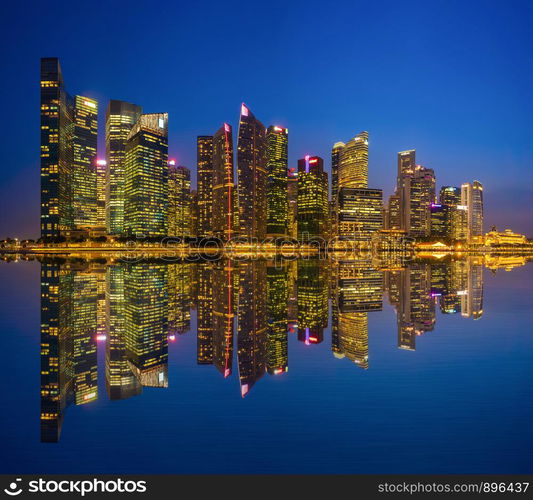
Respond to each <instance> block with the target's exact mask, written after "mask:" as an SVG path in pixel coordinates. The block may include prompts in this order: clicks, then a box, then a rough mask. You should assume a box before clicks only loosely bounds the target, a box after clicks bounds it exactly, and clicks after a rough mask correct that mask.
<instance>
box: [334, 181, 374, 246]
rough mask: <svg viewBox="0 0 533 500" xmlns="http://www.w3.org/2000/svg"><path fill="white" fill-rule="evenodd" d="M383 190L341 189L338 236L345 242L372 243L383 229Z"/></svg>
mask: <svg viewBox="0 0 533 500" xmlns="http://www.w3.org/2000/svg"><path fill="white" fill-rule="evenodd" d="M382 199H383V193H382V191H381V189H368V188H348V187H341V188H340V189H339V205H338V210H339V219H338V236H339V239H341V240H345V241H357V242H364V241H370V240H371V238H372V234H373V233H375V232H376V231H379V230H380V229H382V228H383V211H382V208H383V203H382Z"/></svg>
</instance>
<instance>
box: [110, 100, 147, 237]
mask: <svg viewBox="0 0 533 500" xmlns="http://www.w3.org/2000/svg"><path fill="white" fill-rule="evenodd" d="M141 113H142V108H141V107H140V106H137V105H136V104H131V103H129V102H124V101H117V100H114V99H112V100H111V101H109V104H108V106H107V111H106V122H105V145H106V161H107V170H106V195H105V196H106V228H107V232H108V233H109V234H111V235H121V234H123V233H124V204H125V192H124V185H125V160H126V144H127V142H128V136H129V133H130V131H131V129H132V127H133V126H134V125H135V124H136V123H137V122H138V120H139V118H140V116H141Z"/></svg>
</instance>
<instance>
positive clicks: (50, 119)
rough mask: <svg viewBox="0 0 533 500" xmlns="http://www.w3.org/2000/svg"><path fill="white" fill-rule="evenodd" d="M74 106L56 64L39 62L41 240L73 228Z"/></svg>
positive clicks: (51, 59) (52, 60) (48, 60)
mask: <svg viewBox="0 0 533 500" xmlns="http://www.w3.org/2000/svg"><path fill="white" fill-rule="evenodd" d="M73 121H74V105H73V101H72V98H71V97H70V96H69V95H68V93H67V91H66V90H65V85H64V83H63V76H62V72H61V66H60V65H59V60H58V59H57V58H56V57H47V58H43V59H41V237H42V238H46V239H51V238H59V237H60V236H61V234H62V232H63V231H65V230H70V229H72V228H73V224H74V221H73V213H72V186H71V177H72V158H73V141H72V139H73Z"/></svg>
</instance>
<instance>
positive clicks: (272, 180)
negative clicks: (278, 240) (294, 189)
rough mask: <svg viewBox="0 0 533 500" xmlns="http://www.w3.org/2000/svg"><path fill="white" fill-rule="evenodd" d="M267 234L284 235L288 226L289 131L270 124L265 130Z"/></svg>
mask: <svg viewBox="0 0 533 500" xmlns="http://www.w3.org/2000/svg"><path fill="white" fill-rule="evenodd" d="M266 142H267V171H268V182H267V234H268V235H269V236H286V235H287V227H288V208H289V207H288V202H287V169H288V143H289V131H288V129H286V128H283V127H278V126H274V125H272V126H270V127H268V130H267V136H266Z"/></svg>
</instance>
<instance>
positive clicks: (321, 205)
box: [297, 156, 329, 240]
mask: <svg viewBox="0 0 533 500" xmlns="http://www.w3.org/2000/svg"><path fill="white" fill-rule="evenodd" d="M297 199H298V201H297V203H298V209H297V214H298V215H297V217H298V223H297V225H298V239H299V240H309V239H320V238H326V237H327V232H328V227H327V224H328V220H329V203H328V174H327V173H326V172H324V160H323V159H322V158H320V157H318V156H312V157H311V156H306V157H305V158H302V159H301V160H298V198H297Z"/></svg>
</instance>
